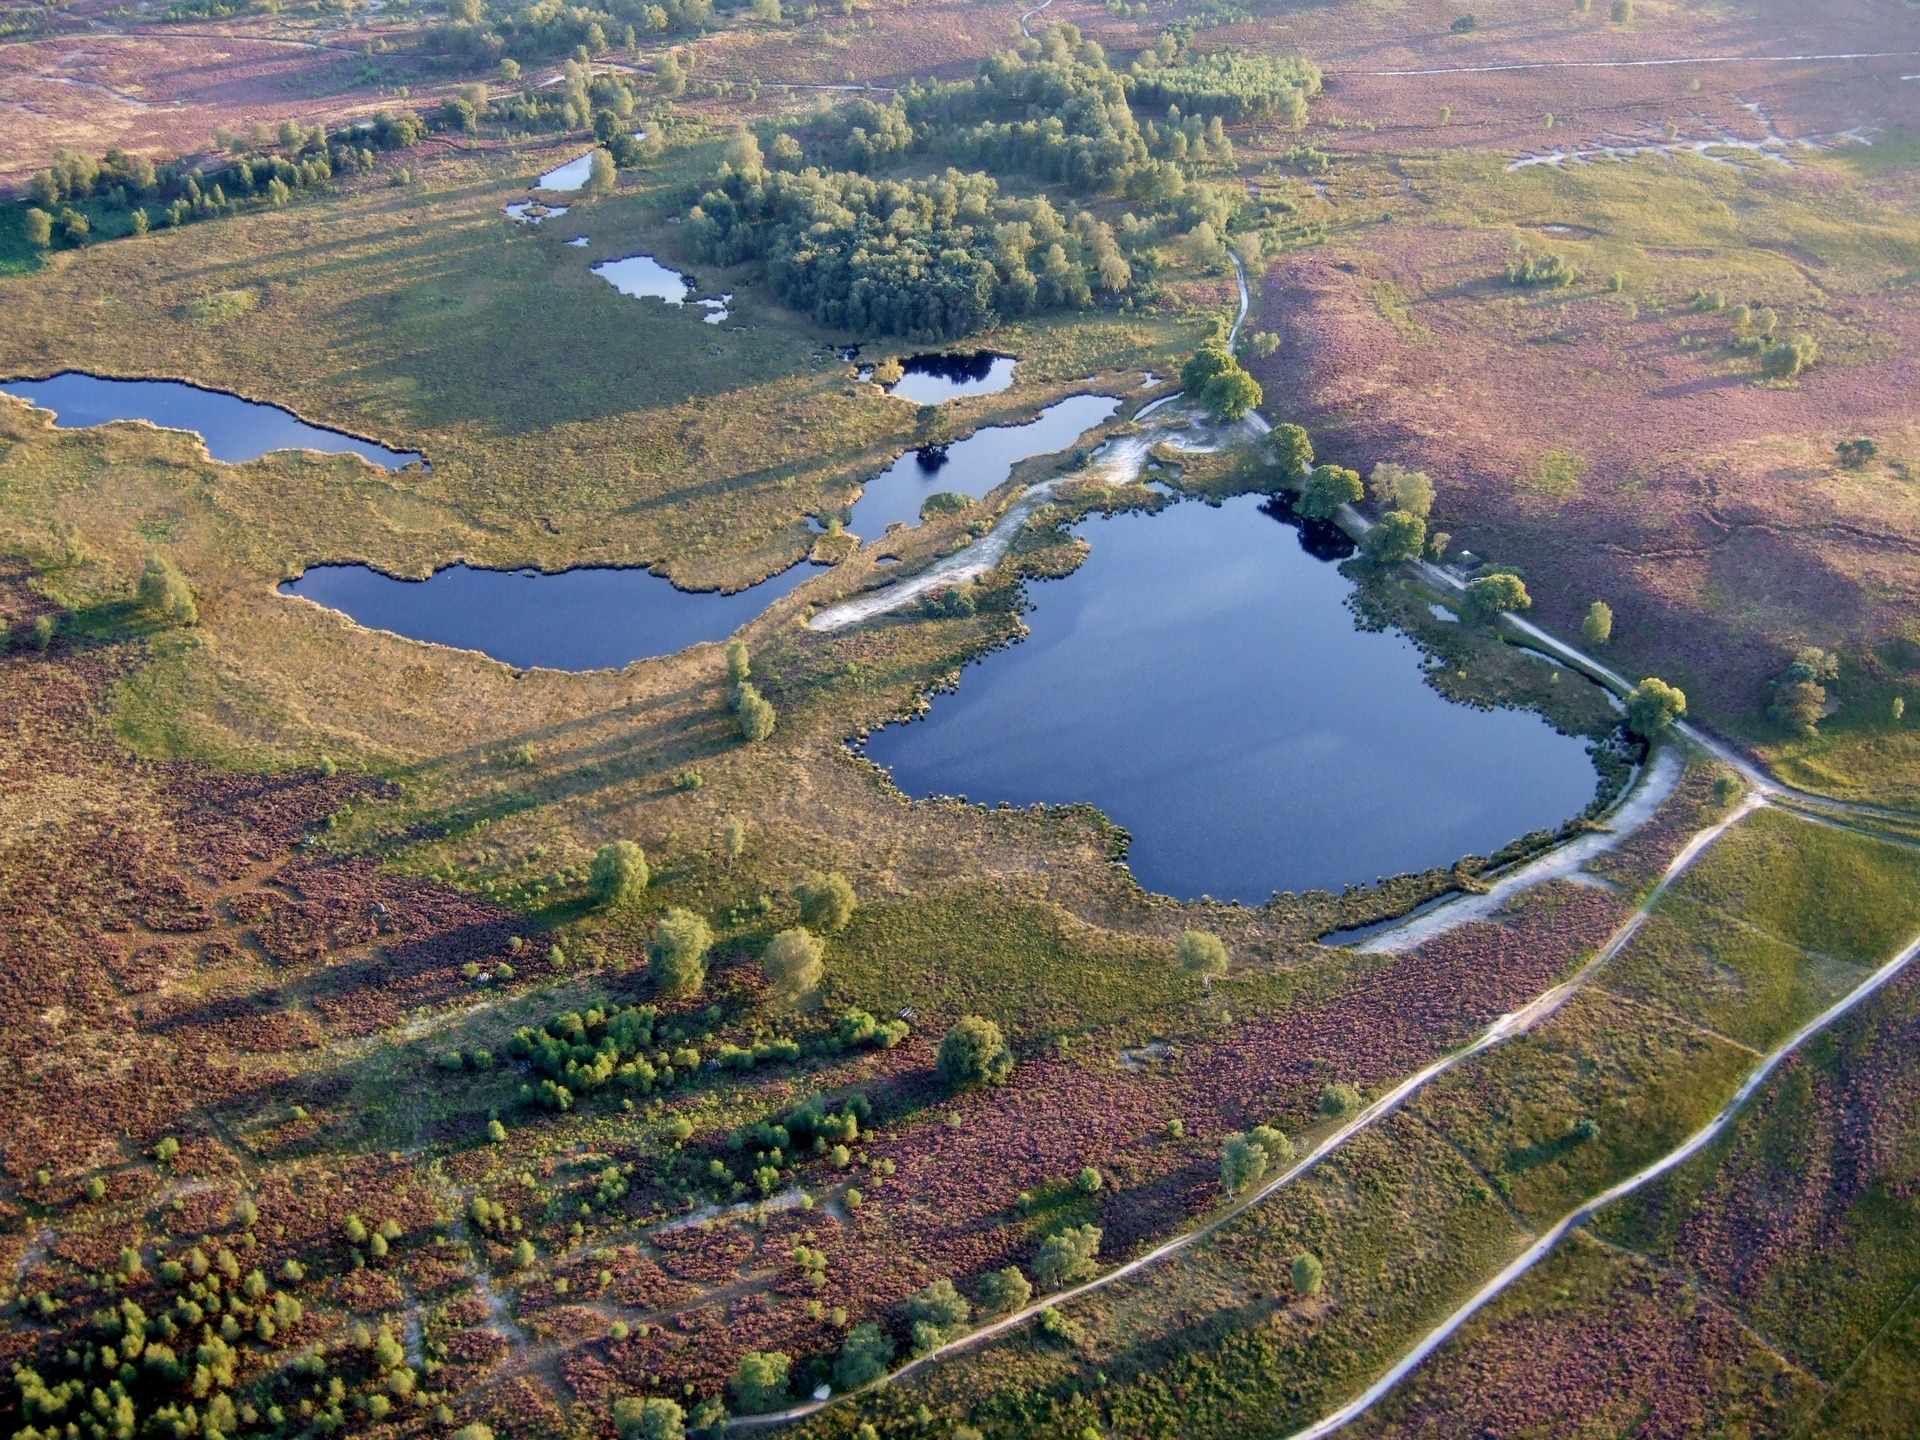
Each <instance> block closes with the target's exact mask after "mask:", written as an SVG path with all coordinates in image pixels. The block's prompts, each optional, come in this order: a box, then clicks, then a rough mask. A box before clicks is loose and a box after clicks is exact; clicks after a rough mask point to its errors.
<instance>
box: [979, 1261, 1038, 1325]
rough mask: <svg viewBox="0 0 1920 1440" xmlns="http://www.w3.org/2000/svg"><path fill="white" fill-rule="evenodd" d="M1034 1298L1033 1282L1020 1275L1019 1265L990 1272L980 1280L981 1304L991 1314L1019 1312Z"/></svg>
mask: <svg viewBox="0 0 1920 1440" xmlns="http://www.w3.org/2000/svg"><path fill="white" fill-rule="evenodd" d="M1032 1298H1033V1282H1032V1281H1031V1280H1029V1279H1027V1277H1026V1276H1024V1275H1022V1274H1021V1273H1020V1267H1019V1266H1018V1265H1009V1266H1007V1267H1006V1268H1005V1269H1004V1270H990V1271H988V1272H987V1274H986V1275H984V1276H983V1277H982V1278H981V1280H980V1304H981V1307H982V1308H983V1309H985V1310H986V1311H987V1312H988V1313H989V1314H993V1315H1004V1314H1007V1313H1008V1312H1009V1311H1013V1310H1018V1309H1019V1308H1020V1307H1021V1306H1023V1305H1025V1304H1026V1303H1027V1301H1029V1300H1031V1299H1032Z"/></svg>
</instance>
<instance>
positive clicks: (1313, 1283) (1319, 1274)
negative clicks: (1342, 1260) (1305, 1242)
mask: <svg viewBox="0 0 1920 1440" xmlns="http://www.w3.org/2000/svg"><path fill="white" fill-rule="evenodd" d="M1325 1279H1326V1270H1325V1269H1324V1267H1322V1265H1321V1264H1320V1257H1319V1256H1317V1255H1310V1254H1302V1255H1300V1256H1298V1257H1296V1258H1295V1260H1294V1262H1293V1288H1294V1289H1295V1290H1297V1291H1299V1292H1300V1293H1301V1294H1302V1295H1318V1294H1319V1293H1320V1287H1321V1285H1322V1284H1323V1283H1324V1282H1325Z"/></svg>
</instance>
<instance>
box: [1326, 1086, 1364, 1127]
mask: <svg viewBox="0 0 1920 1440" xmlns="http://www.w3.org/2000/svg"><path fill="white" fill-rule="evenodd" d="M1360 1103H1361V1102H1360V1092H1359V1091H1358V1090H1356V1089H1354V1087H1353V1086H1352V1085H1350V1084H1348V1083H1347V1082H1346V1081H1345V1080H1336V1081H1334V1082H1333V1083H1332V1084H1331V1085H1323V1086H1322V1087H1321V1088H1320V1113H1321V1114H1322V1115H1325V1116H1326V1117H1327V1118H1328V1119H1330V1120H1338V1119H1340V1118H1341V1117H1343V1116H1346V1115H1351V1114H1352V1113H1353V1112H1354V1111H1356V1110H1358V1109H1359V1108H1360Z"/></svg>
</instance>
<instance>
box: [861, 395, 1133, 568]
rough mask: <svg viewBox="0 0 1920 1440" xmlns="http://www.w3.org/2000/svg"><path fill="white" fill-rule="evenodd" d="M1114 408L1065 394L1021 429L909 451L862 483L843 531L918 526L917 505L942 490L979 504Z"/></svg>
mask: <svg viewBox="0 0 1920 1440" xmlns="http://www.w3.org/2000/svg"><path fill="white" fill-rule="evenodd" d="M1119 408H1120V402H1119V401H1118V400H1116V399H1114V398H1113V397H1112V396H1111V395H1069V396H1068V397H1067V398H1066V399H1065V400H1062V401H1061V402H1060V403H1059V404H1057V405H1049V406H1048V407H1047V408H1046V409H1045V410H1042V411H1041V412H1040V414H1039V416H1038V417H1037V418H1036V419H1033V420H1029V421H1028V422H1027V423H1026V424H1024V425H994V426H990V427H988V428H987V429H985V430H976V431H974V432H973V434H971V435H969V436H968V437H967V438H966V439H964V440H956V441H954V442H953V444H951V445H945V446H935V447H931V448H928V449H925V450H909V451H908V452H907V453H906V454H904V455H902V456H901V457H900V458H899V459H898V460H896V461H894V462H893V464H891V465H889V466H888V467H887V468H886V469H885V470H882V471H881V472H880V473H879V474H878V475H876V476H874V477H873V479H871V480H869V481H867V483H866V486H865V488H864V489H862V490H861V492H860V498H859V499H858V500H856V501H855V502H854V504H853V516H852V518H851V519H850V520H849V522H848V524H847V529H849V530H851V531H852V532H853V533H854V534H856V535H858V536H860V537H861V538H862V539H863V540H877V539H879V538H880V536H882V535H883V534H885V533H886V529H887V526H889V525H891V524H892V523H893V522H894V521H896V520H904V521H906V522H907V524H909V525H917V524H919V523H920V504H921V502H922V501H924V500H925V499H926V498H927V497H928V496H929V495H935V494H938V493H939V492H940V491H942V490H952V491H955V492H957V493H959V494H962V495H970V496H972V497H973V498H974V499H976V500H978V499H979V498H980V497H981V496H982V495H985V494H987V493H988V492H989V491H991V490H993V489H995V488H996V487H997V486H1000V485H1003V484H1005V483H1006V479H1007V477H1008V476H1009V475H1011V474H1012V473H1013V467H1014V466H1015V465H1018V464H1019V463H1020V462H1021V461H1022V460H1028V459H1031V458H1032V457H1033V456H1035V455H1051V454H1053V453H1054V452H1055V451H1057V450H1065V449H1067V448H1068V447H1069V446H1071V445H1072V444H1073V442H1074V441H1076V440H1078V439H1079V438H1080V437H1081V436H1082V435H1084V434H1085V433H1086V432H1087V431H1089V430H1091V429H1092V428H1093V427H1094V426H1096V425H1098V424H1099V423H1100V422H1101V421H1103V420H1105V419H1106V418H1107V417H1108V416H1109V415H1111V414H1113V412H1114V411H1115V410H1117V409H1119Z"/></svg>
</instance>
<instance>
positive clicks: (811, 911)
mask: <svg viewBox="0 0 1920 1440" xmlns="http://www.w3.org/2000/svg"><path fill="white" fill-rule="evenodd" d="M793 898H794V899H795V900H797V901H799V902H800V923H801V924H802V925H805V926H806V927H807V928H808V929H809V930H817V931H820V932H822V933H824V934H828V935H836V934H838V933H839V932H840V931H842V930H844V929H846V928H847V922H848V921H849V920H851V919H853V911H854V906H855V905H856V903H857V902H856V901H855V899H854V894H853V886H852V885H850V884H848V883H847V877H846V876H844V875H842V874H840V873H839V872H838V871H837V870H831V871H828V872H827V873H826V874H824V875H823V874H821V873H820V872H819V871H817V870H816V871H814V872H813V873H812V874H810V875H808V876H807V878H806V879H804V880H802V881H801V882H800V883H799V884H798V885H796V886H795V887H794V890H793Z"/></svg>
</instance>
